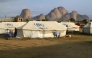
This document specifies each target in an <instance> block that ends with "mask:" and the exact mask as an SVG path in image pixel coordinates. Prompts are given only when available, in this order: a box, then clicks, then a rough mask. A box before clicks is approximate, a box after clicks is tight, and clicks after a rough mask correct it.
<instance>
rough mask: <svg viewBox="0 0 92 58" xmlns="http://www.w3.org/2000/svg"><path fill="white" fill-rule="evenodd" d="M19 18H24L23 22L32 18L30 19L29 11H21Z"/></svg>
mask: <svg viewBox="0 0 92 58" xmlns="http://www.w3.org/2000/svg"><path fill="white" fill-rule="evenodd" d="M20 16H21V17H22V18H24V20H26V19H31V18H32V17H31V12H30V10H29V9H23V10H22V12H21V14H20Z"/></svg>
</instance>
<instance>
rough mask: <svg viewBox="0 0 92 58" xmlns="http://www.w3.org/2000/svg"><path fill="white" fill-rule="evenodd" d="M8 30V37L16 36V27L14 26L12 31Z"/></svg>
mask: <svg viewBox="0 0 92 58" xmlns="http://www.w3.org/2000/svg"><path fill="white" fill-rule="evenodd" d="M8 31H9V32H8V39H10V38H13V37H16V35H17V29H16V28H15V30H14V31H13V30H8Z"/></svg>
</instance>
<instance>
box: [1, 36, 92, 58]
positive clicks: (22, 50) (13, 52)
mask: <svg viewBox="0 0 92 58" xmlns="http://www.w3.org/2000/svg"><path fill="white" fill-rule="evenodd" d="M0 58H92V36H91V35H90V36H89V35H72V37H71V38H69V37H61V38H48V39H46V38H45V39H27V40H26V39H24V40H23V39H11V40H5V39H4V38H0Z"/></svg>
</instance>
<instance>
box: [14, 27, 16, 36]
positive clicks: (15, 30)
mask: <svg viewBox="0 0 92 58" xmlns="http://www.w3.org/2000/svg"><path fill="white" fill-rule="evenodd" d="M16 36H17V28H15V31H14V37H16Z"/></svg>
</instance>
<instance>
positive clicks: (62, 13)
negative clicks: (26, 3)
mask: <svg viewBox="0 0 92 58" xmlns="http://www.w3.org/2000/svg"><path fill="white" fill-rule="evenodd" d="M20 16H21V17H22V18H24V19H30V20H31V18H32V17H31V13H30V10H29V9H23V10H22V12H21V14H20ZM45 17H46V18H48V19H49V21H58V20H63V21H66V20H68V19H70V18H74V19H75V21H82V20H83V19H89V17H88V16H87V15H81V14H79V13H78V12H77V11H72V12H71V13H68V11H67V10H66V9H65V8H64V7H57V8H54V9H53V10H51V11H50V12H49V13H48V14H47V15H44V14H40V15H38V16H35V17H33V19H34V20H38V21H39V20H40V21H42V20H43V19H45Z"/></svg>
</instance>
